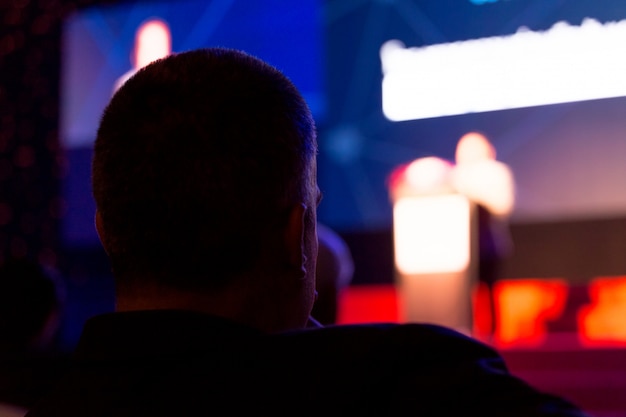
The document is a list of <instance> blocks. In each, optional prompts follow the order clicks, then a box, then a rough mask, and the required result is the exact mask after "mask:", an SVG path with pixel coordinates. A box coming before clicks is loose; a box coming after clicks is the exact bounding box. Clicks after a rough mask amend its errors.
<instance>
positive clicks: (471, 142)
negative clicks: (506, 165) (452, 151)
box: [455, 132, 496, 164]
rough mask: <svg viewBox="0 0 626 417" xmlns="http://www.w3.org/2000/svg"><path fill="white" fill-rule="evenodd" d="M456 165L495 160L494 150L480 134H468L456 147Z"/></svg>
mask: <svg viewBox="0 0 626 417" xmlns="http://www.w3.org/2000/svg"><path fill="white" fill-rule="evenodd" d="M455 159H456V163H457V164H468V163H474V162H480V161H484V160H493V159H496V148H494V146H493V145H492V144H491V142H489V139H487V137H486V136H485V135H483V134H482V133H478V132H469V133H466V134H465V135H463V136H462V137H461V139H459V141H458V143H457V145H456V156H455Z"/></svg>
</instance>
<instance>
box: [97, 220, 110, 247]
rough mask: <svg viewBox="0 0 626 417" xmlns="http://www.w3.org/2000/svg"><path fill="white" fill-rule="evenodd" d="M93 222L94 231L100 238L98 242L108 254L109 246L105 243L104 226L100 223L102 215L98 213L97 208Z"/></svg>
mask: <svg viewBox="0 0 626 417" xmlns="http://www.w3.org/2000/svg"><path fill="white" fill-rule="evenodd" d="M95 223H96V232H97V233H98V238H99V239H100V243H102V247H103V248H104V251H105V252H106V253H107V254H108V253H109V248H108V245H107V240H106V233H105V231H104V226H103V225H102V215H100V212H99V211H98V210H96V215H95Z"/></svg>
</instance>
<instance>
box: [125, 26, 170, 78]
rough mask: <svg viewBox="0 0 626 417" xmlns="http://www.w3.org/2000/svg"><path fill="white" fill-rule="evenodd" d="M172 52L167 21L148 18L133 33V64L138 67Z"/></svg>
mask: <svg viewBox="0 0 626 417" xmlns="http://www.w3.org/2000/svg"><path fill="white" fill-rule="evenodd" d="M171 53H172V35H171V33H170V28H169V26H168V25H167V23H166V22H165V21H163V20H161V19H150V20H147V21H145V22H144V23H142V24H141V25H140V26H139V27H138V28H137V31H136V33H135V45H134V47H133V56H132V61H133V66H134V67H135V68H136V69H140V68H143V67H145V66H146V65H148V64H150V63H151V62H154V61H156V60H157V59H160V58H165V57H166V56H168V55H169V54H171Z"/></svg>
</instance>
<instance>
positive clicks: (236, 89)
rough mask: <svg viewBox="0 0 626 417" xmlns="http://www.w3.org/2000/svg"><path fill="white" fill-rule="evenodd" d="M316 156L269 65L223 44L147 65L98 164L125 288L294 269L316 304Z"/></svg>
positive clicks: (110, 112)
mask: <svg viewBox="0 0 626 417" xmlns="http://www.w3.org/2000/svg"><path fill="white" fill-rule="evenodd" d="M316 151H317V142H316V136H315V125H314V122H313V119H312V117H311V113H310V111H309V108H308V107H307V105H306V103H305V102H304V100H303V98H302V97H301V95H300V94H299V92H298V91H297V89H296V88H295V86H294V85H293V84H292V83H291V82H290V81H289V80H288V79H287V78H286V77H285V76H284V75H283V74H282V73H281V72H279V71H278V70H277V69H275V68H274V67H272V66H270V65H268V64H266V63H264V62H263V61H261V60H259V59H257V58H254V57H252V56H250V55H247V54H245V53H242V52H238V51H234V50H228V49H220V48H213V49H204V50H196V51H190V52H185V53H179V54H174V55H172V56H169V57H167V58H164V59H162V60H159V61H157V62H155V63H153V64H150V65H148V66H147V67H145V68H143V69H142V70H141V71H139V72H138V73H137V74H136V75H135V76H134V77H132V78H131V79H130V80H128V81H127V82H126V84H124V86H123V87H122V88H121V89H120V90H119V91H118V92H117V93H116V94H115V96H114V97H113V98H112V100H111V102H110V104H109V105H108V107H107V108H106V110H105V112H104V115H103V117H102V121H101V124H100V127H99V130H98V136H97V140H96V145H95V154H94V160H93V190H94V196H95V200H96V205H97V210H98V214H97V223H98V228H99V233H100V237H101V240H102V241H103V244H104V247H105V249H106V250H107V253H108V254H109V257H110V259H111V263H112V266H113V270H114V273H115V275H116V279H117V285H118V288H120V287H121V288H122V289H123V288H125V287H129V288H130V287H133V286H140V287H141V286H143V285H148V284H154V283H156V284H158V285H164V286H169V287H172V288H176V289H181V290H185V291H200V292H201V291H217V290H221V289H223V288H224V287H227V286H229V285H231V284H232V283H233V282H236V281H237V280H238V279H240V278H239V277H241V276H246V275H250V274H251V271H254V272H255V273H256V274H257V275H259V276H263V275H269V274H278V275H280V274H285V275H289V274H292V273H293V274H299V275H300V277H299V280H300V281H301V282H300V284H298V285H301V286H303V287H304V289H302V291H303V292H304V293H305V295H304V298H305V299H306V300H305V303H309V302H312V301H310V300H309V299H308V298H310V297H312V294H313V287H312V286H311V284H312V281H313V280H314V279H313V278H312V276H313V275H314V271H315V257H316V252H317V244H316V236H315V221H316V217H315V206H316V199H317V198H318V193H319V191H318V189H317V182H316V171H315V170H316V163H315V155H316ZM298 224H299V226H298ZM290 225H295V226H293V227H291V226H290ZM294 227H295V229H294ZM298 227H299V230H296V229H298ZM290 239H291V240H290ZM286 242H287V243H286ZM296 246H298V247H299V248H295V247H296ZM294 248H295V249H294ZM294 250H295V252H294ZM298 251H299V252H298ZM286 263H289V264H290V265H286ZM281 268H283V269H284V270H281ZM289 269H291V270H292V271H291V272H289V271H288V270H289ZM293 270H297V271H299V272H294V271H293ZM259 279H260V278H259ZM268 285H269V284H268ZM285 291H286V290H285Z"/></svg>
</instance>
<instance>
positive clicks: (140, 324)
mask: <svg viewBox="0 0 626 417" xmlns="http://www.w3.org/2000/svg"><path fill="white" fill-rule="evenodd" d="M202 415H207V416H209V415H211V416H213V415H219V416H223V415H237V416H239V415H242V416H243V415H245V416H252V415H254V416H276V415H285V416H286V415H289V416H313V415H323V416H329V415H346V416H390V415H411V416H462V415H463V416H485V417H487V416H524V417H532V416H572V417H573V416H583V415H584V414H583V413H582V412H580V411H579V410H577V409H576V408H575V407H574V406H572V405H571V404H569V403H567V402H565V401H563V400H561V399H559V398H556V397H553V396H549V395H546V394H543V393H540V392H537V391H536V390H535V389H533V388H531V387H530V386H528V385H527V384H526V383H524V382H522V381H521V380H519V379H517V378H516V377H514V376H512V375H511V374H510V373H508V372H507V370H506V367H505V364H504V363H503V361H502V359H501V357H500V356H499V355H498V354H497V353H496V352H495V351H493V350H492V349H491V348H489V347H487V346H485V345H483V344H481V343H479V342H477V341H475V340H473V339H471V338H468V337H465V336H463V335H461V334H459V333H456V332H454V331H452V330H448V329H445V328H442V327H439V326H431V325H420V324H407V325H395V324H376V325H354V326H333V327H326V328H321V329H311V330H304V331H297V332H290V333H284V334H276V335H265V334H262V333H259V332H257V331H255V330H253V329H250V328H247V327H244V326H241V325H238V324H235V323H232V322H229V321H226V320H223V319H220V318H216V317H211V316H206V315H202V314H197V313H191V312H182V311H152V312H134V313H114V314H109V315H104V316H99V317H96V318H94V319H92V320H90V321H89V322H88V323H87V325H86V328H85V330H84V332H83V335H82V337H81V340H80V342H79V345H78V347H77V351H76V356H75V363H74V365H73V367H72V369H71V370H70V371H69V372H68V375H67V376H66V377H65V378H64V379H63V380H62V382H61V383H60V385H59V386H58V387H57V389H56V390H55V391H54V392H53V393H52V395H50V396H49V397H47V398H46V399H44V400H43V401H42V402H41V403H40V404H39V405H38V406H37V407H35V409H33V410H32V411H31V412H30V413H29V414H28V416H29V417H43V416H64V417H71V416H77V417H78V416H80V417H95V416H116V417H122V416H146V417H147V416H151V417H157V416H171V417H182V416H202Z"/></svg>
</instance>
